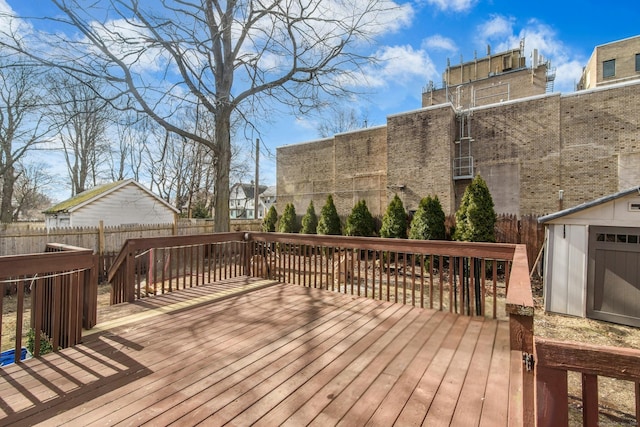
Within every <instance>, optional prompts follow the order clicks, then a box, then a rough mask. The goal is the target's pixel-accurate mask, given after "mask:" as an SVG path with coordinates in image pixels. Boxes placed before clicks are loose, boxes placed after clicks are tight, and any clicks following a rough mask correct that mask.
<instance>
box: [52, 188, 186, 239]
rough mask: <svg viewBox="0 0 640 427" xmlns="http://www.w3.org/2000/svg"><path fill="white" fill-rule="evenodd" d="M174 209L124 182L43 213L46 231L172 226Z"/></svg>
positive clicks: (144, 189) (146, 191) (53, 207)
mask: <svg viewBox="0 0 640 427" xmlns="http://www.w3.org/2000/svg"><path fill="white" fill-rule="evenodd" d="M178 213H179V211H178V209H176V208H174V207H173V206H171V205H170V204H169V203H167V202H166V201H164V200H162V199H161V198H160V197H158V196H156V195H155V194H153V193H152V192H151V191H149V190H147V189H146V188H145V187H144V186H142V185H141V184H139V183H138V182H136V181H134V180H133V179H128V180H124V181H117V182H112V183H109V184H104V185H100V186H98V187H95V188H92V189H90V190H86V191H83V192H82V193H80V194H78V195H76V196H74V197H72V198H70V199H68V200H65V201H64V202H61V203H58V204H57V205H55V206H52V207H51V208H49V209H47V210H46V211H44V214H45V223H46V226H47V228H53V227H95V226H97V225H98V224H99V223H100V221H103V224H104V225H105V226H114V225H124V224H169V223H174V222H175V218H176V215H177V214H178Z"/></svg>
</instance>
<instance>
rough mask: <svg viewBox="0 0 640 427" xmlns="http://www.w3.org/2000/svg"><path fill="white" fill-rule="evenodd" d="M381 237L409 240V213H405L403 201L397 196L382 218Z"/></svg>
mask: <svg viewBox="0 0 640 427" xmlns="http://www.w3.org/2000/svg"><path fill="white" fill-rule="evenodd" d="M380 236H382V237H391V238H395V239H406V238H407V212H405V210H404V206H403V205H402V200H400V197H398V195H397V194H396V195H395V196H394V197H393V200H391V203H389V206H388V207H387V211H386V212H385V214H384V217H382V227H381V228H380Z"/></svg>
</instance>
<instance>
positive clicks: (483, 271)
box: [480, 258, 487, 316]
mask: <svg viewBox="0 0 640 427" xmlns="http://www.w3.org/2000/svg"><path fill="white" fill-rule="evenodd" d="M486 275H487V264H486V260H485V259H484V258H482V261H481V262H480V277H481V279H480V292H481V297H480V300H481V301H480V304H481V305H482V309H481V310H482V315H483V316H485V315H486V313H487V312H486V311H485V303H486V297H487V295H486V291H485V285H486Z"/></svg>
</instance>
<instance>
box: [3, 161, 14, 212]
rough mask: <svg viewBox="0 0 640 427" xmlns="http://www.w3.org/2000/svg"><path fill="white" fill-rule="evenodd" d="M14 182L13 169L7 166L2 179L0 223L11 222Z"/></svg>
mask: <svg viewBox="0 0 640 427" xmlns="http://www.w3.org/2000/svg"><path fill="white" fill-rule="evenodd" d="M15 182H16V177H15V169H14V168H13V166H9V167H7V168H6V169H5V171H4V176H3V177H2V201H1V202H0V222H7V223H8V222H13V206H12V203H11V202H12V201H13V186H14V183H15Z"/></svg>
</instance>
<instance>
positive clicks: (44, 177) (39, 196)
mask: <svg viewBox="0 0 640 427" xmlns="http://www.w3.org/2000/svg"><path fill="white" fill-rule="evenodd" d="M16 169H17V170H18V173H17V176H16V182H15V185H14V193H13V194H14V211H13V220H14V221H17V220H19V219H26V220H34V219H42V218H43V215H42V211H43V210H45V209H46V208H47V207H49V206H50V205H51V199H50V198H49V196H47V194H46V193H47V192H48V190H49V188H50V186H51V185H52V184H53V183H54V178H53V177H52V176H51V175H50V174H49V173H48V172H47V166H46V165H45V164H44V163H28V164H25V163H23V162H20V163H19V164H18V165H17V168H16Z"/></svg>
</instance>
